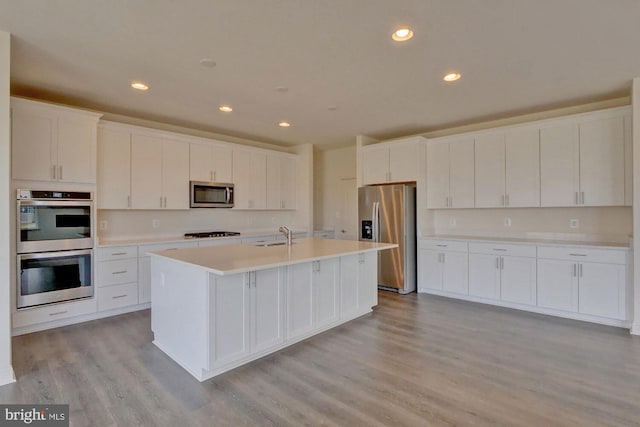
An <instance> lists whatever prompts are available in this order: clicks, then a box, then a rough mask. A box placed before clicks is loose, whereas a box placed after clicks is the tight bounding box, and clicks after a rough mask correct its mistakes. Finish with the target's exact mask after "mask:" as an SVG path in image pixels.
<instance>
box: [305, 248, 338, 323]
mask: <svg viewBox="0 0 640 427" xmlns="http://www.w3.org/2000/svg"><path fill="white" fill-rule="evenodd" d="M312 265H313V275H312V281H313V311H314V323H315V326H316V327H322V326H325V325H327V324H330V323H333V322H335V321H336V320H338V316H339V315H340V313H339V311H338V304H339V302H338V301H339V297H340V295H339V293H338V292H339V288H338V285H339V283H340V282H339V268H340V263H339V258H331V259H326V260H320V261H313V262H312Z"/></svg>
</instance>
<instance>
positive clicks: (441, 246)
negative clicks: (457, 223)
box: [436, 245, 449, 248]
mask: <svg viewBox="0 0 640 427" xmlns="http://www.w3.org/2000/svg"><path fill="white" fill-rule="evenodd" d="M436 246H437V247H439V248H446V247H447V246H449V245H436Z"/></svg>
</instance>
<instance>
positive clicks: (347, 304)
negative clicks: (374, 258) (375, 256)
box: [340, 255, 360, 317]
mask: <svg viewBox="0 0 640 427" xmlns="http://www.w3.org/2000/svg"><path fill="white" fill-rule="evenodd" d="M359 258H360V256H359V255H347V256H343V257H340V315H341V316H343V317H346V316H349V315H352V314H354V313H356V312H357V311H358V302H359V301H358V285H359V284H358V275H359V268H358V266H359V264H358V262H359Z"/></svg>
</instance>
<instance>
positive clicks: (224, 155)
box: [189, 143, 233, 183]
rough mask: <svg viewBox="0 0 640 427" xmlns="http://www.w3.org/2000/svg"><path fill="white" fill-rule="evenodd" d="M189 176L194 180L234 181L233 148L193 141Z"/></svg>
mask: <svg viewBox="0 0 640 427" xmlns="http://www.w3.org/2000/svg"><path fill="white" fill-rule="evenodd" d="M189 151H190V160H189V161H190V167H189V177H190V179H191V180H192V181H210V182H223V183H224V182H232V173H231V172H232V170H231V167H232V164H233V160H232V151H233V150H232V149H231V147H230V146H227V145H223V144H206V143H202V144H199V143H191V144H190V145H189Z"/></svg>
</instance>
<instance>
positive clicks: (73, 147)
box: [58, 114, 97, 184]
mask: <svg viewBox="0 0 640 427" xmlns="http://www.w3.org/2000/svg"><path fill="white" fill-rule="evenodd" d="M96 143H97V123H96V121H95V120H93V119H89V120H87V119H86V118H78V117H74V116H67V115H66V114H60V116H59V118H58V181H60V182H79V183H88V184H93V183H95V182H96Z"/></svg>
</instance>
